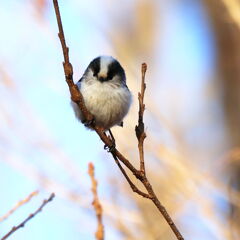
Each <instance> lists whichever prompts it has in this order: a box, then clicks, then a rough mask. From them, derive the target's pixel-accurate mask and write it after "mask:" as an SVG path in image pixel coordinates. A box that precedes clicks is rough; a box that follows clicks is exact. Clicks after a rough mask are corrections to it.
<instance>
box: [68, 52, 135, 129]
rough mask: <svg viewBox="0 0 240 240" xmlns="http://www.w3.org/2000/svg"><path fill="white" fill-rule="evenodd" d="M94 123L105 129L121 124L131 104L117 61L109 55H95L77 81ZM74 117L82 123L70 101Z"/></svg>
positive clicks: (77, 111) (78, 110) (79, 115)
mask: <svg viewBox="0 0 240 240" xmlns="http://www.w3.org/2000/svg"><path fill="white" fill-rule="evenodd" d="M77 86H78V88H79V90H80V91H81V93H82V95H83V98H84V101H85V105H86V107H87V109H88V110H89V111H90V112H91V113H92V114H93V116H94V120H95V124H96V125H98V126H100V127H103V128H104V129H105V130H108V129H110V128H111V127H113V126H114V125H121V123H122V120H123V118H124V117H125V116H126V114H127V113H128V110H129V108H130V105H131V93H130V91H129V89H128V87H127V85H126V78H125V73H124V70H123V68H122V67H121V65H120V64H119V62H118V61H117V60H116V59H114V58H112V57H109V56H100V57H98V58H95V59H94V60H93V61H92V62H91V63H90V64H89V66H88V68H87V69H86V71H85V73H84V74H83V77H82V78H81V79H80V80H79V82H78V83H77ZM72 106H73V109H74V111H75V115H76V117H77V118H78V119H79V120H81V121H82V122H84V118H83V115H82V113H81V111H80V109H79V108H78V106H77V105H76V104H75V103H74V102H72Z"/></svg>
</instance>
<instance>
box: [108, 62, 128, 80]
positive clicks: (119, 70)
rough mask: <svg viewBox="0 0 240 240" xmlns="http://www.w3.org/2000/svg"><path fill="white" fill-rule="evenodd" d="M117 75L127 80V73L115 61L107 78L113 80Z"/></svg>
mask: <svg viewBox="0 0 240 240" xmlns="http://www.w3.org/2000/svg"><path fill="white" fill-rule="evenodd" d="M115 75H120V76H121V77H123V78H125V73H124V70H123V68H122V66H121V65H120V63H119V62H118V61H113V62H112V63H111V64H110V65H109V67H108V74H107V78H108V79H109V80H111V79H112V78H113V77H114V76H115Z"/></svg>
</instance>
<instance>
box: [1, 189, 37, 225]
mask: <svg viewBox="0 0 240 240" xmlns="http://www.w3.org/2000/svg"><path fill="white" fill-rule="evenodd" d="M36 195H38V191H34V192H32V193H30V194H29V195H28V196H27V197H26V198H25V199H23V200H20V201H19V202H18V203H17V204H16V205H15V206H14V207H13V208H12V209H11V210H9V211H8V212H7V213H6V214H4V215H3V216H2V217H0V222H2V221H4V220H6V219H7V218H8V217H9V216H10V215H11V214H13V213H14V212H15V211H16V210H17V209H18V208H19V207H21V206H22V205H24V204H26V203H27V202H29V201H30V200H31V199H32V197H34V196H36Z"/></svg>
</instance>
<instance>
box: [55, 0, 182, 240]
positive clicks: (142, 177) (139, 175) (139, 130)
mask: <svg viewBox="0 0 240 240" xmlns="http://www.w3.org/2000/svg"><path fill="white" fill-rule="evenodd" d="M53 4H54V8H55V13H56V17H57V22H58V29H59V34H58V36H59V39H60V42H61V45H62V51H63V56H64V63H63V67H64V72H65V79H66V82H67V84H68V87H69V90H70V93H71V99H72V100H73V101H74V102H75V103H76V104H77V105H78V107H79V108H80V110H81V111H82V113H83V115H84V117H85V119H87V120H92V119H93V116H92V114H90V113H89V111H88V110H87V108H86V106H85V104H84V100H83V96H82V94H81V92H80V91H79V89H78V87H77V86H76V85H75V84H74V82H73V69H72V65H71V63H70V62H69V55H68V54H69V50H68V47H67V46H66V42H65V37H64V32H63V27H62V21H61V16H60V11H59V6H58V1H57V0H53ZM146 71H147V64H146V63H143V64H142V82H141V92H140V93H139V94H138V101H139V112H138V125H137V126H136V127H135V133H136V137H137V139H138V150H139V159H140V169H139V170H138V169H137V168H135V167H134V166H133V165H132V163H131V162H130V161H129V160H128V159H127V158H125V157H124V156H123V155H122V154H121V153H120V152H119V151H118V150H117V148H115V149H114V151H110V153H111V154H112V156H113V158H114V160H115V162H116V164H117V166H118V167H119V169H120V171H121V172H122V174H123V176H124V177H125V178H126V180H127V182H128V184H129V185H130V187H131V189H132V190H133V192H136V193H137V194H138V195H140V196H142V197H144V198H148V199H150V200H151V201H152V202H153V203H154V204H155V206H156V207H157V209H158V211H159V212H160V213H161V214H162V216H163V217H164V218H165V220H166V221H167V223H168V225H169V226H170V228H171V229H172V231H173V233H174V234H175V236H176V238H177V239H178V240H184V238H183V237H182V235H181V233H180V232H179V230H178V228H177V226H176V225H175V223H174V222H173V220H172V218H171V217H170V216H169V214H168V212H167V211H166V209H165V208H164V206H163V205H162V204H161V202H160V201H159V199H158V197H157V196H156V194H155V192H154V190H153V188H152V186H151V184H150V182H149V180H148V178H147V176H146V171H145V163H144V147H143V144H144V140H145V138H146V133H145V130H144V122H143V114H144V110H145V104H144V93H145V89H146V83H145V74H146ZM91 128H92V129H93V130H95V132H96V133H97V134H98V136H99V137H100V139H101V140H102V141H103V143H104V144H105V145H106V146H108V147H111V146H112V144H113V141H112V140H111V138H110V137H109V136H107V135H106V134H105V133H104V131H103V129H102V128H100V127H99V126H96V125H94V124H91ZM121 164H123V165H124V166H125V167H126V168H128V169H129V170H130V171H131V173H132V174H133V175H134V176H135V177H136V179H138V180H139V181H140V182H141V183H142V184H143V186H144V188H145V190H146V191H147V193H145V192H143V191H141V190H140V189H138V188H137V186H136V185H135V184H134V183H133V182H132V181H131V179H130V177H129V176H128V175H127V173H126V171H125V169H124V168H123V166H122V165H121Z"/></svg>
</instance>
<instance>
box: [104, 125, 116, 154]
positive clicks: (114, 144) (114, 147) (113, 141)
mask: <svg viewBox="0 0 240 240" xmlns="http://www.w3.org/2000/svg"><path fill="white" fill-rule="evenodd" d="M108 132H109V134H110V135H109V136H107V137H108V138H109V140H110V141H111V146H108V145H107V144H105V145H104V149H105V150H107V151H108V152H111V153H113V152H115V151H116V142H115V138H114V136H113V134H112V132H111V130H110V129H109V130H108ZM105 134H106V133H105Z"/></svg>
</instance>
